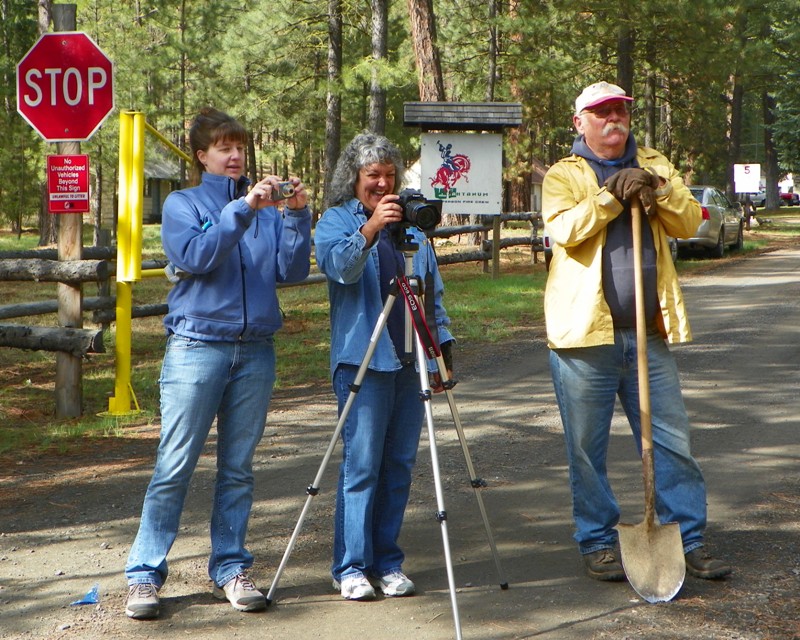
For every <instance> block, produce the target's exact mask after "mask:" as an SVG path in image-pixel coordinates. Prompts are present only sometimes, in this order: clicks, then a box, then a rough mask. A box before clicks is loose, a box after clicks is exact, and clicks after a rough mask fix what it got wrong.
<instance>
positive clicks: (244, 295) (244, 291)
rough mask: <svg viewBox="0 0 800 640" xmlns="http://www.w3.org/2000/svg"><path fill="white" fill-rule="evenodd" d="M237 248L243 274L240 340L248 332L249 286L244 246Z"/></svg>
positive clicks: (238, 245) (237, 246)
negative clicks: (246, 278)
mask: <svg viewBox="0 0 800 640" xmlns="http://www.w3.org/2000/svg"><path fill="white" fill-rule="evenodd" d="M236 248H237V249H238V250H239V266H240V268H241V273H242V321H243V324H242V332H241V333H240V334H239V340H241V339H242V336H244V333H245V331H247V286H246V284H245V275H246V274H245V272H246V271H247V269H246V268H245V266H244V256H243V255H242V246H241V245H240V244H237V245H236Z"/></svg>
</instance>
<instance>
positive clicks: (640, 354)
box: [631, 195, 655, 522]
mask: <svg viewBox="0 0 800 640" xmlns="http://www.w3.org/2000/svg"><path fill="white" fill-rule="evenodd" d="M631 229H632V231H633V282H634V287H635V294H636V295H635V299H636V357H637V371H638V376H639V421H640V429H641V434H642V477H643V479H644V498H645V519H646V520H647V521H648V522H652V521H653V519H654V518H655V465H654V462H653V424H652V419H651V416H650V372H649V369H648V365H647V321H646V319H645V317H644V276H643V275H642V203H641V201H640V200H639V196H638V195H637V196H634V198H633V199H632V200H631Z"/></svg>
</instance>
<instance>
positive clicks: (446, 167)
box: [430, 140, 472, 197]
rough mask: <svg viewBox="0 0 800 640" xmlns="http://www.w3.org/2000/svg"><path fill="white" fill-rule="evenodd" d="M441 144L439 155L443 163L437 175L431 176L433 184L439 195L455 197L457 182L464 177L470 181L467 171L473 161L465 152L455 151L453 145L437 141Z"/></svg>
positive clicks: (466, 180)
mask: <svg viewBox="0 0 800 640" xmlns="http://www.w3.org/2000/svg"><path fill="white" fill-rule="evenodd" d="M436 144H438V145H439V155H440V156H441V157H442V164H441V166H440V167H439V168H438V169H437V170H436V175H435V176H434V177H433V178H430V181H431V186H432V187H433V188H434V190H435V192H436V196H437V197H454V196H455V195H456V191H455V188H454V187H455V185H456V183H457V182H458V181H459V180H461V178H463V179H464V181H465V182H469V179H468V178H467V173H468V172H469V169H470V166H471V164H472V163H471V162H470V160H469V157H468V156H465V155H464V154H463V153H456V154H454V153H453V145H452V144H447V145H443V144H442V143H441V141H440V140H437V141H436Z"/></svg>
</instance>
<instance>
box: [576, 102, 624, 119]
mask: <svg viewBox="0 0 800 640" xmlns="http://www.w3.org/2000/svg"><path fill="white" fill-rule="evenodd" d="M587 112H588V113H593V114H594V115H596V116H597V117H598V118H608V116H610V115H611V114H612V113H616V114H617V115H618V116H623V117H624V116H628V115H630V113H631V111H630V109H629V108H628V103H627V102H612V103H606V104H601V105H599V106H597V107H595V108H594V109H586V110H585V111H584V113H587Z"/></svg>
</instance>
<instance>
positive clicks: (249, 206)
mask: <svg viewBox="0 0 800 640" xmlns="http://www.w3.org/2000/svg"><path fill="white" fill-rule="evenodd" d="M189 139H190V144H191V149H192V157H193V162H194V165H193V173H195V174H196V175H197V176H199V177H200V183H199V185H198V186H195V187H192V188H189V189H183V190H181V191H176V192H173V193H171V194H170V195H169V196H168V197H167V199H166V201H165V203H164V210H163V224H162V229H161V238H162V243H163V245H164V252H165V253H166V255H167V258H169V260H170V266H169V268H168V274H169V276H170V279H171V280H172V281H173V282H174V283H175V286H174V287H173V289H172V291H171V292H170V294H169V297H168V306H169V311H168V313H167V315H166V316H165V318H164V327H165V329H166V332H167V336H168V338H167V348H166V353H165V355H164V362H163V366H162V370H161V377H160V380H159V382H160V387H161V436H160V443H159V447H158V455H157V458H156V463H155V469H154V471H153V477H152V480H151V481H150V485H149V486H148V488H147V493H146V494H145V498H144V506H143V508H142V517H141V521H140V524H139V532H138V534H137V536H136V539H135V541H134V543H133V546H132V547H131V550H130V555H129V557H128V562H127V566H126V569H125V575H126V577H127V580H128V586H129V592H128V598H127V601H126V607H125V611H126V614H127V615H128V616H129V617H131V618H135V619H149V618H155V617H158V615H159V612H160V603H159V599H158V590H159V589H160V588H161V587H162V585H163V584H164V582H165V580H166V579H167V574H168V570H167V554H168V552H169V550H170V548H171V546H172V543H173V542H174V540H175V537H176V535H177V532H178V525H179V522H180V516H181V511H182V509H183V503H184V499H185V496H186V491H187V488H188V486H189V480H190V479H191V476H192V473H193V472H194V469H195V466H196V464H197V460H198V458H199V456H200V454H201V453H202V451H203V448H204V446H205V442H206V439H207V438H208V434H209V431H210V429H211V425H212V423H213V422H214V420H215V419H216V421H217V477H216V482H215V489H214V501H213V507H212V513H211V554H210V557H209V561H208V573H209V576H210V577H211V580H212V581H213V585H214V586H213V594H214V596H215V597H217V598H218V599H221V600H228V601H229V602H230V603H231V605H232V606H233V607H234V608H235V609H237V610H240V611H260V610H263V609H264V608H265V607H266V599H265V598H264V596H263V594H262V593H261V592H260V591H258V590H257V589H256V586H255V585H254V583H253V581H252V580H251V579H250V578H249V576H248V575H247V570H248V569H249V568H250V567H251V566H252V564H253V556H252V555H251V554H250V552H249V551H248V550H247V549H246V548H245V537H246V533H247V523H248V519H249V516H250V508H251V506H252V502H253V471H252V460H253V454H254V452H255V448H256V445H257V444H258V442H259V440H260V439H261V436H262V434H263V432H264V426H265V422H266V416H267V407H268V406H269V401H270V397H271V395H272V387H273V384H274V382H275V351H274V347H273V338H272V336H273V334H274V333H275V331H277V330H278V329H279V328H280V326H281V313H280V308H279V306H278V298H277V295H276V283H277V282H298V281H300V280H303V279H304V278H305V277H306V276H307V275H308V271H309V258H310V253H311V214H310V212H309V210H308V207H307V206H306V202H307V194H306V191H305V188H304V186H303V184H302V183H301V182H300V180H298V179H297V178H292V179H290V180H289V181H288V183H289V185H288V189H287V193H285V194H281V193H279V192H280V190H281V186H280V184H279V178H277V177H276V176H267V177H266V178H264V179H263V180H261V181H260V182H258V183H257V184H255V185H254V186H253V187H252V188H250V189H249V190H248V187H249V186H250V182H249V180H248V179H247V178H246V177H245V175H244V171H245V157H246V156H245V152H246V149H247V132H246V130H245V129H244V127H243V126H242V125H241V124H240V123H239V122H237V121H236V120H235V119H233V118H232V117H230V116H229V115H227V114H225V113H223V112H221V111H217V110H216V109H210V108H207V109H204V110H203V111H201V112H200V114H199V115H198V116H197V118H196V119H195V121H194V122H193V124H192V127H191V130H190V133H189ZM283 197H285V200H284V199H283ZM281 204H283V205H285V206H284V207H283V211H282V212H281V211H280V210H279V209H278V208H276V205H281Z"/></svg>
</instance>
